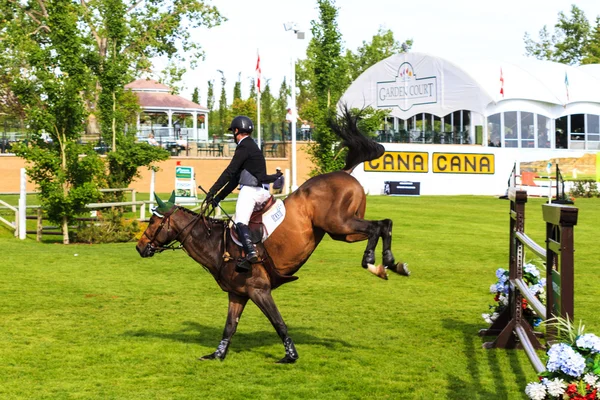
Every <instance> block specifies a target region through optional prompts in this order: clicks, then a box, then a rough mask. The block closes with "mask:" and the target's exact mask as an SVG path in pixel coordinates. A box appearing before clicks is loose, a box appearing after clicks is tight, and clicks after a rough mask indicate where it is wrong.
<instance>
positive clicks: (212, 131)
mask: <svg viewBox="0 0 600 400" xmlns="http://www.w3.org/2000/svg"><path fill="white" fill-rule="evenodd" d="M206 107H207V108H208V134H209V135H210V136H211V137H212V136H213V135H216V134H217V132H218V131H219V121H218V120H217V113H216V111H215V110H214V108H215V89H214V82H213V81H208V91H207V94H206Z"/></svg>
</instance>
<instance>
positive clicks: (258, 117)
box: [256, 49, 262, 149]
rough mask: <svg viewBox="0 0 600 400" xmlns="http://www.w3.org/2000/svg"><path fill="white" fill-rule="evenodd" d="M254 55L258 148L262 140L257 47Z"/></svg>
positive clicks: (259, 72) (260, 146) (260, 147)
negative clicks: (255, 58)
mask: <svg viewBox="0 0 600 400" xmlns="http://www.w3.org/2000/svg"><path fill="white" fill-rule="evenodd" d="M256 57H257V61H256V72H257V76H256V86H257V89H258V91H257V96H256V99H257V102H256V103H257V104H256V114H257V115H256V121H257V123H256V131H257V132H258V135H257V137H258V148H259V149H262V141H261V139H260V78H261V71H260V53H259V52H258V49H256Z"/></svg>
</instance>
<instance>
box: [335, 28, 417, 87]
mask: <svg viewBox="0 0 600 400" xmlns="http://www.w3.org/2000/svg"><path fill="white" fill-rule="evenodd" d="M412 44H413V41H412V39H408V40H406V41H405V42H404V43H400V42H398V41H397V40H396V39H394V33H393V32H392V31H391V30H389V29H387V30H386V29H383V28H381V27H380V28H379V31H377V34H375V35H373V39H372V40H371V42H366V41H363V44H362V46H360V47H359V48H358V49H357V50H356V53H353V52H352V51H350V50H347V51H346V60H347V63H348V74H349V78H350V81H351V82H352V81H354V80H356V78H358V77H359V76H360V75H361V74H362V73H363V72H365V71H366V70H367V69H368V68H369V67H371V66H372V65H375V64H376V63H378V62H379V61H381V60H385V59H386V58H388V57H390V56H392V55H394V54H398V53H405V52H407V51H409V50H410V49H411V47H412Z"/></svg>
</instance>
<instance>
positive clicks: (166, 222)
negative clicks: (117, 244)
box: [135, 191, 178, 257]
mask: <svg viewBox="0 0 600 400" xmlns="http://www.w3.org/2000/svg"><path fill="white" fill-rule="evenodd" d="M154 197H155V198H156V203H157V204H158V206H157V207H156V208H154V209H153V210H152V218H150V222H149V223H148V227H147V228H146V230H145V231H144V233H143V235H142V237H141V238H140V240H138V242H137V245H136V246H135V247H136V249H137V251H138V253H140V256H142V257H152V256H153V255H154V253H156V252H157V251H159V252H160V251H162V250H164V247H165V246H166V245H168V244H169V243H171V242H172V241H174V240H175V239H176V237H177V233H178V232H177V230H176V229H173V228H174V225H173V224H172V222H171V219H172V215H173V214H174V213H175V212H176V211H177V210H178V207H177V206H176V205H175V191H173V193H171V197H170V198H169V200H168V201H167V202H166V203H165V202H163V201H162V200H161V199H160V198H159V197H158V196H157V195H156V193H155V194H154Z"/></svg>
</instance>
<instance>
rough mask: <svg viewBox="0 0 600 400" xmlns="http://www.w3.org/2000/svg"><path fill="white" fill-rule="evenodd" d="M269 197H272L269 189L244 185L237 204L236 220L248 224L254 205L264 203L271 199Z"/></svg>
mask: <svg viewBox="0 0 600 400" xmlns="http://www.w3.org/2000/svg"><path fill="white" fill-rule="evenodd" d="M269 197H271V194H270V193H269V191H268V190H266V189H263V188H262V187H252V186H243V187H242V189H241V190H240V194H239V196H238V199H237V203H236V205H235V217H234V218H233V220H234V222H235V223H236V224H237V223H239V222H241V223H242V224H244V225H248V222H249V221H250V216H251V215H252V211H254V206H255V205H256V204H261V203H264V202H265V201H267V200H269Z"/></svg>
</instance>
